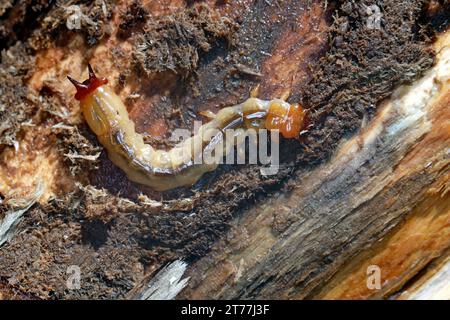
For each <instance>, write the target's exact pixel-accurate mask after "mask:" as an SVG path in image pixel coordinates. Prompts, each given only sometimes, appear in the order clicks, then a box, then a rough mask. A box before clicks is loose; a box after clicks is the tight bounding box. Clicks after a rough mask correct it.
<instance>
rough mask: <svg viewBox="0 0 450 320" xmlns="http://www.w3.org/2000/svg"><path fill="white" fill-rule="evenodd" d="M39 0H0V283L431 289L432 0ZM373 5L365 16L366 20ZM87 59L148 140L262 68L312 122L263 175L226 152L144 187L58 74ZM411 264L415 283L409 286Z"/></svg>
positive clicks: (36, 293) (258, 293)
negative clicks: (71, 276) (229, 161)
mask: <svg viewBox="0 0 450 320" xmlns="http://www.w3.org/2000/svg"><path fill="white" fill-rule="evenodd" d="M34 4H35V2H34V1H24V2H23V3H22V2H21V4H20V5H18V4H13V3H12V2H11V3H10V4H9V5H6V6H5V7H1V6H0V39H2V42H1V43H2V45H1V46H2V49H3V51H2V58H1V66H2V69H0V79H1V81H0V89H1V92H2V95H1V96H0V119H1V121H2V123H1V124H0V134H1V136H0V148H1V149H0V152H1V154H0V163H1V166H0V195H1V198H0V200H1V201H2V202H1V203H0V218H1V219H2V220H1V221H2V223H1V224H0V231H1V232H0V233H1V234H0V238H1V239H4V240H7V241H6V242H5V243H4V244H3V245H1V247H0V270H1V271H0V298H2V297H3V298H43V299H51V298H60V299H71V298H130V299H158V298H159V299H172V298H178V299H181V298H246V299H249V298H277V299H281V298H288V299H301V298H322V299H342V298H352V299H362V298H387V297H392V296H395V297H399V298H417V297H422V298H426V297H427V292H437V291H438V290H441V289H439V288H440V287H439V286H440V283H441V281H440V279H445V278H446V277H447V275H448V270H447V269H446V268H447V267H446V266H445V265H444V263H443V262H442V264H441V263H438V262H437V261H445V256H448V248H449V246H450V240H449V239H450V223H449V221H450V220H449V219H450V198H449V193H448V190H449V186H448V178H449V176H448V171H449V170H448V168H449V151H448V150H449V147H450V146H449V141H450V127H449V126H450V113H449V109H448V106H449V104H450V96H449V90H448V86H449V80H448V79H449V78H448V77H449V61H448V59H449V58H448V56H449V53H448V52H450V49H444V48H445V47H448V46H450V44H449V36H448V34H446V33H445V32H444V30H445V29H446V28H447V27H448V26H447V23H448V22H445V21H447V20H446V14H445V12H446V11H445V10H446V7H445V5H443V4H440V2H436V1H425V0H424V1H421V0H411V1H391V0H385V1H370V0H365V1H361V2H360V3H359V4H357V5H356V4H355V2H353V1H327V2H322V1H310V0H307V1H306V0H305V1H249V0H242V1H223V2H222V1H213V0H211V1H209V0H206V1H198V3H197V2H196V3H195V4H192V3H191V1H188V2H186V1H182V0H170V1H159V0H142V1H132V0H120V1H115V0H104V1H103V0H98V1H97V0H96V1H92V2H91V3H86V2H83V1H72V0H71V1H60V3H59V5H58V6H54V5H52V4H51V3H49V4H41V3H40V2H39V5H36V6H33V10H31V9H30V8H31V6H32V5H34ZM370 6H372V9H370V10H368V8H369V7H370ZM373 6H376V8H378V9H380V10H381V11H380V12H381V14H382V20H381V24H380V28H379V29H377V28H373V26H368V25H367V19H369V20H370V19H372V20H371V21H372V22H373V19H375V18H374V17H373V16H371V15H372V13H373V11H374V10H375V9H374V7H373ZM396 14H398V17H397V16H396ZM30 20H33V21H34V22H33V24H32V25H31V27H30V28H28V29H27V28H26V26H28V25H29V23H30ZM400 20H401V23H399V21H400ZM422 28H423V29H422ZM437 32H440V33H437ZM435 34H439V36H438V38H437V39H438V40H436V41H435V43H434V45H433V47H432V45H431V43H432V42H433V41H432V40H431V39H430V38H428V37H432V36H434V35H435ZM3 40H4V41H3ZM430 49H434V50H430ZM446 50H447V51H446ZM434 52H436V53H437V56H436V57H435V61H434V63H433V55H434ZM87 62H90V63H91V64H92V65H93V66H94V68H95V69H96V71H97V73H99V74H101V75H105V76H107V77H108V79H109V81H110V82H109V83H110V85H111V86H112V87H113V88H114V90H115V91H116V92H117V93H118V94H119V95H120V96H121V98H122V99H123V101H124V102H125V103H126V105H127V108H128V111H129V113H130V116H131V118H132V119H133V120H134V121H135V122H136V126H137V130H138V131H139V132H141V133H144V134H146V135H147V138H148V141H149V143H151V144H154V145H156V146H158V147H168V146H171V145H172V144H173V142H172V141H171V140H170V133H171V131H172V130H173V129H175V128H179V127H181V128H191V127H192V123H193V121H194V120H198V119H199V114H200V112H201V111H205V110H211V111H217V110H218V109H219V108H221V107H224V106H227V105H232V104H234V103H237V102H240V101H242V100H243V99H245V98H247V97H248V94H249V92H250V91H251V90H252V89H253V88H255V87H256V86H257V85H259V88H260V89H259V91H260V95H261V97H262V98H268V99H270V98H273V97H278V96H281V95H282V94H283V93H285V92H286V91H290V92H291V98H290V99H291V100H292V101H301V102H302V103H304V104H305V106H306V107H307V108H308V109H309V115H310V121H311V126H310V128H309V130H308V132H306V133H305V135H304V136H302V139H301V141H300V142H298V141H293V142H292V141H282V144H281V158H282V159H281V160H282V161H281V163H282V165H281V167H280V172H279V173H278V175H276V176H273V177H264V176H262V175H261V174H260V171H259V167H257V166H233V167H231V168H230V167H227V166H222V167H220V168H219V169H218V170H217V171H216V172H214V173H212V174H210V175H206V176H205V177H204V178H203V179H201V180H200V181H199V183H198V184H197V185H196V186H194V188H186V189H180V190H174V191H172V192H167V193H157V192H154V191H153V190H151V189H149V188H145V187H142V186H139V185H136V184H133V183H131V182H129V181H128V180H127V179H126V177H125V175H124V174H123V173H121V171H120V170H119V169H117V168H116V167H115V166H114V165H112V164H111V163H110V161H109V160H108V159H107V157H106V155H105V153H104V151H102V147H101V146H100V145H99V144H98V142H97V141H96V138H95V136H93V135H92V133H91V132H90V131H89V130H88V129H87V127H86V125H85V123H84V121H83V119H82V117H81V115H80V112H79V107H78V104H77V102H76V101H75V100H74V99H73V93H74V89H73V87H72V86H71V84H70V83H69V82H68V81H67V80H66V76H67V75H68V74H70V75H71V76H73V77H75V78H80V79H82V78H84V77H85V76H86V72H87V71H86V63H87ZM7 108H9V109H7ZM6 110H9V111H8V112H7V111H6ZM38 187H39V188H38ZM36 190H38V191H39V192H38V193H37V195H39V197H37V196H34V197H30V195H35V194H36V192H35V191H36ZM20 198H24V199H28V200H29V201H28V202H26V203H25V204H23V205H18V200H20ZM35 198H36V199H35ZM37 198H38V199H37ZM22 202H23V201H22ZM35 202H36V203H35ZM33 203H35V204H34V205H33ZM13 215H15V216H16V217H19V216H20V217H21V218H20V219H13V220H14V221H11V219H9V218H11V217H13ZM8 217H9V218H8ZM12 226H13V227H14V228H11V227H12ZM3 227H5V228H3ZM3 229H5V232H4V230H3ZM6 229H8V230H6ZM13 229H14V230H13ZM11 231H14V232H11ZM0 241H3V240H0ZM435 259H438V260H436V261H434V260H435ZM433 261H434V262H433ZM433 263H435V264H436V265H437V266H439V268H438V267H436V269H439V270H438V271H436V272H434V271H433V270H434V269H433V270H431V269H432V268H430V264H433ZM72 265H76V266H79V267H80V269H81V271H82V279H89V280H88V281H84V282H83V281H82V283H81V289H79V290H69V289H68V288H67V286H66V278H67V267H69V266H72ZM441 265H443V266H441ZM369 266H377V267H379V268H380V270H381V281H382V286H381V289H379V290H378V289H376V290H373V289H371V288H369V287H368V286H367V276H368V274H367V270H368V267H369ZM424 268H427V270H428V269H429V273H427V274H428V275H427V277H426V278H427V279H426V280H427V281H418V282H417V283H411V279H412V278H413V277H414V276H416V275H417V274H418V273H419V272H420V271H421V270H424ZM430 288H437V289H430ZM405 289H406V290H407V291H405V292H403V290H405ZM439 292H441V293H439V294H441V295H440V296H439V297H442V292H443V291H439ZM397 293H400V294H399V295H398V296H397V295H396V294H397ZM436 295H437V293H436ZM428 296H431V295H428Z"/></svg>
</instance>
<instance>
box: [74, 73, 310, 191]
mask: <svg viewBox="0 0 450 320" xmlns="http://www.w3.org/2000/svg"><path fill="white" fill-rule="evenodd" d="M88 67H89V79H87V80H85V81H84V82H82V83H81V82H78V81H76V80H74V79H72V78H70V77H68V78H69V80H70V81H71V82H72V83H73V84H74V85H75V87H76V89H77V94H76V95H75V98H76V99H77V100H79V101H80V106H81V109H82V112H83V115H84V118H85V119H86V122H87V123H88V125H89V127H90V128H91V129H92V131H93V132H94V133H95V134H96V135H97V137H98V139H99V141H100V143H101V144H102V145H103V146H104V147H105V148H106V150H107V152H108V156H109V158H110V159H111V161H112V162H113V163H114V164H115V165H117V166H118V167H119V168H121V169H122V170H123V171H124V172H125V173H126V174H127V176H128V178H129V179H130V180H132V181H134V182H137V183H140V184H143V185H147V186H150V187H151V188H153V189H155V190H157V191H165V190H169V189H173V188H177V187H182V186H191V185H193V184H194V183H195V182H197V181H198V180H199V179H200V177H201V176H202V175H203V174H205V173H206V172H209V171H212V170H214V169H216V168H217V166H218V162H212V163H208V162H204V161H195V160H196V159H197V157H198V156H200V158H201V157H202V155H203V153H204V151H205V150H211V149H212V148H215V147H220V148H223V154H224V155H226V154H227V153H228V152H229V151H231V148H233V147H234V145H233V144H229V143H225V142H224V139H223V137H224V132H225V130H226V129H236V128H242V129H244V130H240V131H239V130H238V131H236V135H240V134H245V129H248V128H254V129H262V128H267V129H269V130H280V132H281V133H282V134H283V136H284V137H286V138H295V137H298V135H299V133H300V130H301V128H302V127H303V125H304V115H305V114H304V111H303V109H302V108H301V107H300V106H299V105H298V104H289V103H287V102H285V101H284V100H281V99H273V100H270V101H267V100H261V99H258V98H253V97H252V98H249V99H247V100H246V101H245V102H243V103H240V104H237V105H234V106H231V107H227V108H223V109H221V110H220V111H219V112H218V113H217V114H216V115H215V116H214V117H213V119H212V120H211V121H210V122H208V123H206V124H204V125H202V126H201V127H200V128H199V130H198V132H197V133H196V134H195V135H194V136H192V137H191V138H189V139H186V140H185V141H183V142H181V143H180V144H178V145H176V146H175V147H174V148H172V149H171V150H168V151H165V150H156V149H154V148H153V147H152V146H151V145H148V144H145V143H144V139H143V137H142V135H141V134H139V133H137V132H136V130H135V125H134V123H133V121H131V119H130V118H129V116H128V112H127V109H126V107H125V105H124V104H123V103H122V101H121V99H120V97H119V96H117V95H116V94H115V93H114V92H113V91H112V90H111V89H110V88H109V87H107V86H106V84H107V82H108V81H107V80H106V79H104V78H98V77H96V75H95V74H94V71H93V70H92V68H91V66H88ZM237 140H239V139H235V140H234V141H233V143H234V142H235V141H237ZM240 141H242V139H241V140H240ZM219 143H221V145H219V146H218V144H219ZM208 148H209V149H208Z"/></svg>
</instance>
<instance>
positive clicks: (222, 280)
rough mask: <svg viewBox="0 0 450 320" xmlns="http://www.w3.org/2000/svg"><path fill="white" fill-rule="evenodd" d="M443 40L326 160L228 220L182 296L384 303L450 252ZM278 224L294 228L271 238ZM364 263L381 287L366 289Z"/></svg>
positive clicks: (449, 50)
mask: <svg viewBox="0 0 450 320" xmlns="http://www.w3.org/2000/svg"><path fill="white" fill-rule="evenodd" d="M441 41H442V42H439V47H438V48H437V49H438V51H439V50H441V51H440V52H441V56H440V57H439V58H438V62H437V65H436V67H435V68H434V69H431V71H430V72H429V73H428V74H427V75H426V76H425V77H424V78H423V79H421V80H419V81H417V82H416V83H415V84H414V85H412V86H411V87H405V88H400V89H398V90H397V91H396V92H395V93H394V94H393V98H392V99H391V100H390V101H388V102H386V103H385V105H384V106H383V107H382V108H381V109H380V111H379V113H378V114H377V116H376V117H375V119H374V120H373V121H372V122H371V123H370V124H369V125H368V126H367V127H365V128H361V133H360V134H359V135H357V136H355V137H353V138H352V139H351V140H350V141H348V142H345V143H343V145H342V146H341V147H340V149H339V150H338V151H337V153H336V154H335V156H334V157H333V159H332V160H331V161H330V162H329V163H327V164H325V165H324V166H322V167H319V168H318V169H316V170H315V171H312V172H307V173H302V174H300V175H299V176H298V177H297V181H299V182H301V183H299V184H298V185H297V186H295V187H294V188H293V190H292V191H290V192H289V193H286V194H282V195H279V197H278V198H275V199H270V200H269V201H267V202H264V203H262V204H260V205H257V206H255V207H253V208H251V209H250V210H248V212H246V213H245V214H244V215H243V217H242V218H241V219H237V220H236V221H234V223H233V226H234V227H233V228H232V231H231V232H230V234H229V236H228V237H226V239H227V240H228V242H227V241H223V242H222V243H220V244H219V245H217V249H216V250H214V249H213V254H211V255H210V256H208V257H205V258H203V259H202V260H200V261H199V262H198V263H196V264H195V265H193V266H191V270H192V271H191V272H190V273H188V275H189V276H191V277H192V280H191V282H190V287H189V289H187V290H185V292H184V293H183V296H182V297H183V298H204V297H214V298H228V299H236V298H266V299H268V298H284V299H286V298H289V299H292V298H294V299H296V298H306V297H309V298H311V297H319V298H327V299H332V298H334V299H336V298H368V297H386V296H388V295H389V294H392V293H393V292H395V290H397V289H399V288H401V285H402V284H404V283H405V282H406V281H408V280H409V279H410V278H411V277H412V276H413V275H414V274H416V273H417V271H418V270H420V269H421V268H423V267H424V265H426V264H427V263H428V262H429V261H430V260H432V259H433V258H434V257H436V256H439V254H440V253H441V252H442V251H443V250H444V249H445V248H447V247H448V246H449V245H450V236H449V235H450V233H449V232H450V225H449V221H450V220H449V219H450V199H449V196H448V191H449V189H448V188H449V186H448V178H449V176H448V168H449V164H450V162H449V157H448V150H449V149H448V147H449V141H450V113H449V111H450V110H449V108H448V106H449V105H450V91H449V84H450V83H449V79H450V78H449V77H450V37H449V36H448V35H447V36H444V38H443V39H442V40H441ZM439 74H440V75H439ZM421 87H422V89H421ZM422 90H423V93H422ZM279 219H295V220H296V221H295V222H294V223H293V224H292V225H291V226H290V227H289V228H288V229H287V230H285V231H284V232H282V233H281V234H278V235H275V234H274V233H273V230H272V227H271V225H272V224H273V223H274V221H277V220H279ZM396 226H398V227H397V229H396V230H394V231H393V229H394V228H396ZM388 234H390V235H389V236H388V237H387V235H388ZM380 239H382V240H381V242H380ZM230 242H231V243H230ZM358 254H359V255H358ZM368 265H376V266H378V267H379V268H380V269H381V274H382V289H381V290H373V289H370V288H368V287H367V285H366V283H367V281H366V280H367V267H368ZM400 274H401V276H400V277H399V275H400ZM324 284H325V285H324Z"/></svg>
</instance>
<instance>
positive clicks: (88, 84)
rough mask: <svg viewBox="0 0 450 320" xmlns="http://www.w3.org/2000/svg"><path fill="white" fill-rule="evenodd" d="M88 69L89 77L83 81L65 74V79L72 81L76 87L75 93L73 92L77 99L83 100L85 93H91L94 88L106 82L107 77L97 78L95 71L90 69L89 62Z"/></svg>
mask: <svg viewBox="0 0 450 320" xmlns="http://www.w3.org/2000/svg"><path fill="white" fill-rule="evenodd" d="M88 70H89V78H88V79H86V80H84V81H83V82H79V81H77V80H75V79H73V78H72V77H70V76H67V79H69V81H70V82H72V84H73V85H74V86H75V88H76V89H77V93H76V94H75V99H77V100H78V101H81V100H83V99H84V98H85V97H86V96H87V95H89V94H91V93H92V92H93V91H94V90H95V89H97V88H98V87H100V86H102V85H104V84H107V83H108V79H106V78H98V77H97V76H96V75H95V72H94V70H93V69H92V66H91V65H90V64H88Z"/></svg>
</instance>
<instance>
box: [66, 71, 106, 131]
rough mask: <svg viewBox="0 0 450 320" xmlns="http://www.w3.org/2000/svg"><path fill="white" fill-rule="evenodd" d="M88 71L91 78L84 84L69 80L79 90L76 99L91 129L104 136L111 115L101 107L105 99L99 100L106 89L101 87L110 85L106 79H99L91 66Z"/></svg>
mask: <svg viewBox="0 0 450 320" xmlns="http://www.w3.org/2000/svg"><path fill="white" fill-rule="evenodd" d="M88 69H89V78H88V79H86V80H85V81H83V82H78V81H76V80H74V79H72V78H71V77H67V78H68V79H69V80H70V82H72V83H73V85H74V86H75V88H76V89H77V93H76V94H75V99H77V100H78V101H80V106H81V110H82V112H83V114H84V117H85V119H86V121H87V123H88V124H89V127H90V128H91V129H92V131H94V133H95V134H96V135H103V134H105V133H106V132H107V131H108V128H109V124H108V123H109V122H108V116H109V113H108V112H107V111H108V110H105V108H104V107H103V106H102V105H100V104H101V103H102V101H103V100H104V99H101V100H99V99H98V96H99V93H100V91H104V90H103V89H105V88H103V87H102V88H100V87H101V86H103V85H105V84H106V83H108V80H107V79H105V78H98V77H97V76H96V75H95V73H94V71H93V70H92V67H91V65H88ZM103 95H104V94H101V96H103ZM96 98H97V99H96Z"/></svg>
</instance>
